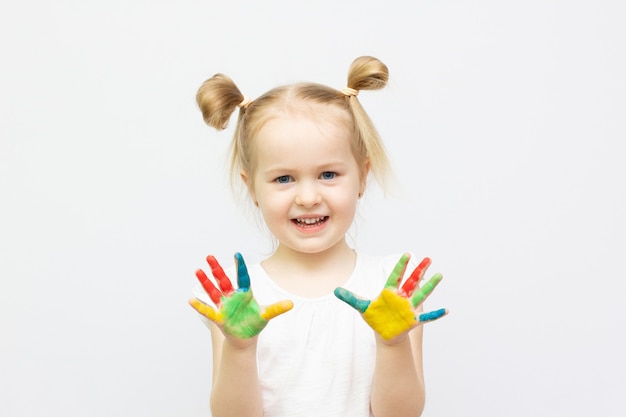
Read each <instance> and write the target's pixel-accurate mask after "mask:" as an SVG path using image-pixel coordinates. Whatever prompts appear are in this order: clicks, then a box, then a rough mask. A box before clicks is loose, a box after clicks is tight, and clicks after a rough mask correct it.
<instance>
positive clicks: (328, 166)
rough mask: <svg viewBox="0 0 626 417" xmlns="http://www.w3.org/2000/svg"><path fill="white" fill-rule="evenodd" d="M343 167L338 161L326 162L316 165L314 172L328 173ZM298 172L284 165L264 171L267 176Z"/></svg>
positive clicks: (342, 162)
mask: <svg viewBox="0 0 626 417" xmlns="http://www.w3.org/2000/svg"><path fill="white" fill-rule="evenodd" d="M344 166H346V163H345V162H344V161H342V160H338V161H331V162H326V163H323V164H319V165H316V166H315V170H316V171H328V170H333V169H339V168H343V167H344ZM298 170H299V169H298V168H297V167H288V166H286V165H285V166H280V165H276V166H273V167H270V168H268V169H267V170H265V173H268V174H276V173H291V172H295V171H298Z"/></svg>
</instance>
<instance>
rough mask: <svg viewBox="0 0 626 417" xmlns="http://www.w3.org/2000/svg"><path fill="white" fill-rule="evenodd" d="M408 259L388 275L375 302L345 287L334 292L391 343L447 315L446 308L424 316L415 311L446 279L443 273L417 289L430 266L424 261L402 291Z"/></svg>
mask: <svg viewBox="0 0 626 417" xmlns="http://www.w3.org/2000/svg"><path fill="white" fill-rule="evenodd" d="M409 259H410V255H409V254H407V253H405V254H404V255H402V257H401V258H400V260H399V261H398V263H397V264H396V266H395V267H394V269H393V271H392V272H391V274H390V275H389V278H388V279H387V283H386V284H385V288H383V290H382V292H381V293H380V295H379V296H378V297H377V298H375V299H374V300H364V299H361V298H358V297H357V296H355V295H354V294H353V293H352V292H350V291H348V290H346V289H344V288H337V289H335V296H337V298H339V299H340V300H342V301H344V302H346V303H347V304H349V305H350V306H352V307H353V308H354V309H355V310H357V311H358V312H360V313H361V314H362V316H363V318H364V319H365V321H366V322H367V324H369V325H370V327H371V328H372V329H374V330H375V331H376V332H377V333H378V334H379V335H380V336H381V337H382V338H383V339H385V340H391V339H393V338H395V337H397V336H400V335H401V334H403V333H406V332H408V331H409V330H411V329H412V328H414V327H417V326H419V325H421V324H422V323H425V322H428V321H433V320H437V319H438V318H440V317H443V316H445V315H446V314H447V310H446V309H440V310H436V311H432V312H430V313H421V314H419V312H418V311H416V310H417V309H418V307H419V306H420V305H421V304H422V303H423V302H424V300H425V299H426V298H427V297H428V296H429V295H430V293H432V292H433V290H434V289H435V287H436V286H437V284H439V282H440V281H441V280H442V278H443V277H442V276H441V274H435V275H434V276H433V277H432V278H431V279H430V280H429V281H428V282H427V283H426V284H424V285H423V286H422V287H420V288H417V289H416V287H417V284H418V283H419V281H420V280H421V279H422V277H423V276H424V273H425V272H426V268H428V267H429V266H430V262H431V261H430V259H429V258H424V260H423V261H422V262H421V263H420V264H419V265H418V267H417V268H415V270H414V271H413V273H412V274H411V276H410V277H409V278H408V279H407V280H406V282H405V283H404V285H403V286H402V288H399V287H400V282H401V281H402V277H403V275H404V272H405V270H406V266H407V264H408V262H409Z"/></svg>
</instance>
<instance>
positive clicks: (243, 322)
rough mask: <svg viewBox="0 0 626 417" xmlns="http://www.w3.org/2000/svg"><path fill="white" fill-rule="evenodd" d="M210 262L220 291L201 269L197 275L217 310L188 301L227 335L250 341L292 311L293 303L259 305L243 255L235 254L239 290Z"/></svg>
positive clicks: (282, 302)
mask: <svg viewBox="0 0 626 417" xmlns="http://www.w3.org/2000/svg"><path fill="white" fill-rule="evenodd" d="M207 262H208V263H209V266H210V267H211V273H212V274H213V277H214V278H215V280H216V282H217V285H218V286H219V289H218V288H217V287H216V286H215V284H213V283H212V282H211V280H210V279H209V278H208V277H207V275H206V274H205V273H204V272H203V271H202V270H201V269H200V270H198V271H196V276H197V277H198V280H199V281H200V283H201V285H202V287H203V288H204V290H205V291H206V292H207V294H208V295H209V297H210V298H211V301H213V303H214V304H215V306H216V307H217V310H216V309H215V308H213V307H212V306H210V305H208V304H205V303H204V302H202V301H201V300H198V299H197V298H193V299H191V300H189V304H190V305H191V306H192V307H193V308H194V309H195V310H196V311H197V312H198V313H200V314H202V315H203V316H205V317H206V318H208V319H209V320H211V321H212V322H214V323H215V324H217V326H218V327H220V328H221V329H222V332H224V334H225V335H229V336H234V337H236V338H239V339H249V338H251V337H254V336H256V335H257V334H259V333H260V332H261V331H262V330H263V329H264V328H265V326H266V325H267V323H268V322H269V321H270V320H271V319H273V318H274V317H276V316H279V315H281V314H283V313H285V312H287V311H289V310H291V308H293V302H291V301H289V300H285V301H279V302H277V303H274V304H271V305H269V306H266V307H261V306H260V305H259V304H258V303H257V301H256V300H255V298H254V296H253V294H252V291H251V290H250V275H249V274H248V268H247V267H246V263H245V261H244V259H243V256H242V255H241V254H240V253H236V254H235V265H236V269H237V287H238V288H237V289H236V290H235V289H234V288H233V286H232V283H231V281H230V279H229V278H228V277H227V276H226V274H225V273H224V270H223V269H222V267H221V266H220V264H219V263H218V262H217V260H216V259H215V257H213V256H208V257H207Z"/></svg>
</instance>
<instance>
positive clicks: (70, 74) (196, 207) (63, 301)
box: [0, 0, 626, 417]
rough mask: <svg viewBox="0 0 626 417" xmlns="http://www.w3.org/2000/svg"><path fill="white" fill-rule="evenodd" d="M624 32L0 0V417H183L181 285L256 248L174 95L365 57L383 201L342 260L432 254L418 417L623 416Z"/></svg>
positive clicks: (596, 13) (465, 13)
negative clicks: (384, 153)
mask: <svg viewBox="0 0 626 417" xmlns="http://www.w3.org/2000/svg"><path fill="white" fill-rule="evenodd" d="M409 4H410V5H411V6H410V7H409ZM624 21H626V3H624V2H623V1H619V0H616V1H609V0H588V1H576V0H569V1H565V0H562V1H556V0H555V1H550V0H543V1H538V0H526V1H497V0H493V1H487V0H476V1H471V2H469V1H466V2H464V1H450V0H437V1H434V0H432V1H431V0H428V1H426V0H422V1H418V2H408V1H407V2H404V1H403V2H400V1H395V0H391V1H386V2H380V1H370V0H366V1H364V0H358V1H357V0H351V1H340V0H333V1H331V0H318V1H315V2H295V1H287V0H283V1H267V2H260V1H259V2H254V1H249V2H244V1H226V0H224V1H219V2H218V1H174V0H171V1H165V0H160V1H159V0H154V1H139V0H123V1H122V0H117V1H115V0H114V1H97V2H96V1H85V0H81V1H79V0H75V1H69V0H63V1H61V0H57V1H44V0H33V1H21V2H8V1H3V3H2V6H1V7H0V54H1V60H2V64H1V70H0V117H1V119H0V193H1V200H0V280H1V281H0V415H1V416H3V417H22V416H42V415H46V416H65V417H73V416H76V417H78V416H80V417H83V416H90V417H97V416H150V417H160V416H207V415H208V414H209V412H208V397H209V390H210V373H211V364H210V348H209V335H208V332H207V331H206V329H205V328H204V327H203V325H202V324H201V323H200V321H199V320H198V319H197V317H196V316H195V314H194V312H193V311H192V310H191V308H190V307H189V306H188V305H187V304H186V303H187V298H188V297H189V295H190V293H191V288H192V287H193V286H194V285H195V277H194V275H193V271H194V270H195V269H196V268H198V267H201V266H204V257H205V256H206V255H207V254H208V253H213V254H215V255H216V256H217V257H218V258H219V259H221V260H222V261H223V262H224V263H225V264H226V265H229V264H230V262H231V261H230V260H231V259H232V258H231V257H232V254H233V253H234V252H235V251H241V252H242V253H244V255H245V256H246V259H247V260H248V261H249V262H254V261H255V260H259V259H261V258H262V257H263V256H265V254H266V253H267V252H268V250H269V244H268V240H267V239H266V237H265V236H264V234H263V233H262V232H261V231H259V230H258V228H257V227H256V225H255V221H254V220H253V219H252V218H250V217H249V216H248V215H247V214H246V213H247V212H246V210H245V209H244V207H242V205H241V204H238V203H236V202H235V200H234V199H233V196H232V193H231V192H230V189H229V187H228V184H227V174H226V170H225V166H226V160H227V155H226V151H227V147H228V142H229V140H230V133H231V132H230V131H227V132H224V133H220V134H218V133H216V132H215V131H213V130H211V129H209V128H208V127H206V126H205V125H204V124H203V122H202V119H201V116H200V113H199V111H198V110H197V108H196V105H195V101H194V100H195V91H196V89H197V87H198V86H199V85H200V83H201V82H202V81H204V79H206V78H208V77H209V76H211V75H213V74H214V73H216V72H224V73H226V74H229V75H230V76H231V77H232V78H233V79H234V80H235V81H236V82H237V83H238V85H239V86H240V88H241V89H242V91H244V93H245V94H247V95H250V96H251V97H256V96H258V95H260V94H261V93H263V92H265V91H266V90H268V89H269V88H271V87H274V86H276V85H279V84H284V83H290V82H293V81H301V80H308V81H316V82H322V83H325V84H328V85H331V86H334V87H336V88H342V87H344V86H345V82H346V81H345V79H346V75H347V70H348V66H349V64H350V62H351V61H352V60H353V59H354V58H356V57H357V56H359V55H364V54H367V55H374V56H377V57H379V58H380V59H382V60H383V61H384V62H385V63H386V64H387V65H388V66H389V68H390V72H391V82H390V86H389V88H387V89H386V90H383V91H380V92H363V93H362V94H361V95H360V96H359V98H360V99H361V101H362V103H363V105H364V106H365V108H366V109H367V111H368V112H369V113H370V115H371V117H372V118H373V119H374V121H375V123H376V125H377V126H378V128H379V130H380V132H381V134H382V136H383V138H384V139H385V143H386V145H387V147H388V150H389V152H390V154H391V157H392V159H393V161H394V167H395V170H396V173H397V177H398V180H399V184H400V185H401V187H402V188H401V190H400V192H398V193H396V194H395V196H394V195H392V196H389V197H387V198H384V197H383V195H382V193H380V192H379V191H377V188H375V187H373V188H371V190H370V192H369V194H368V196H367V198H365V199H364V201H363V203H362V206H361V211H360V218H359V220H358V227H357V228H356V233H355V239H356V242H357V247H358V248H359V249H360V250H363V251H367V252H373V253H391V252H400V251H406V250H410V251H412V252H414V253H416V254H418V255H419V256H430V257H432V258H433V261H434V263H433V266H432V268H431V269H432V272H434V271H441V272H442V273H443V274H444V277H445V278H444V281H443V283H442V284H441V285H440V287H439V288H438V289H437V291H436V292H435V294H433V296H432V297H431V298H430V299H429V301H428V304H429V306H430V307H432V308H438V307H443V306H445V307H448V308H449V309H450V310H451V313H450V315H449V316H448V317H446V318H445V319H444V320H442V321H440V322H437V323H433V324H431V325H429V326H428V328H427V331H426V336H425V367H426V377H427V397H428V398H427V406H426V410H425V412H424V416H429V417H435V416H446V417H452V416H481V417H482V416H498V417H501V416H533V417H534V416H565V415H567V416H596V415H602V416H623V415H624V414H626V406H624V402H623V398H622V397H623V394H624V391H625V390H626V360H624V356H623V352H624V350H626V342H625V341H624V333H625V332H624V329H625V324H626V323H625V316H626V314H625V312H624V304H623V302H624V301H623V300H624V294H625V292H626V285H625V284H624V279H625V278H626V276H625V275H626V274H625V268H624V258H625V255H626V237H625V236H626V219H625V213H626V167H625V161H624V160H625V156H626V152H625V151H624V143H623V142H624V140H625V138H626V126H625V122H624V116H625V115H626V98H625V97H626V83H625V81H624V80H625V77H624V74H626V59H625V53H626V52H625V51H626V26H625V25H624ZM242 396H245V393H242Z"/></svg>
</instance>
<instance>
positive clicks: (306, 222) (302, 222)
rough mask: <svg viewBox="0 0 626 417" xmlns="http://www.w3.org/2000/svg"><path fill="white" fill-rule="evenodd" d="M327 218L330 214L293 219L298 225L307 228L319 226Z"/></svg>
mask: <svg viewBox="0 0 626 417" xmlns="http://www.w3.org/2000/svg"><path fill="white" fill-rule="evenodd" d="M326 220H328V216H321V217H309V218H305V219H293V220H291V221H292V222H293V223H294V224H295V225H296V226H298V227H304V228H307V227H316V226H319V225H321V224H322V223H325V222H326Z"/></svg>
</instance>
